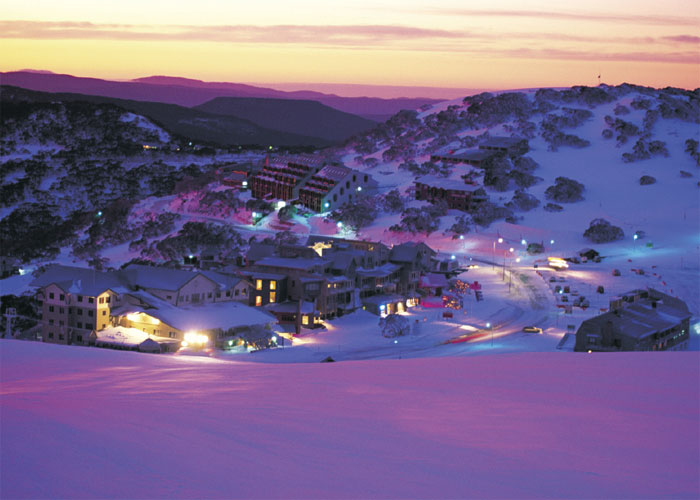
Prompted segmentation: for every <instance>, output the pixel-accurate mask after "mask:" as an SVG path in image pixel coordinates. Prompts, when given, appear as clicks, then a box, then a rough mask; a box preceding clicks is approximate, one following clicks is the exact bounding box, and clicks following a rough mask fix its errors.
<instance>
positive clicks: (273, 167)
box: [250, 156, 324, 201]
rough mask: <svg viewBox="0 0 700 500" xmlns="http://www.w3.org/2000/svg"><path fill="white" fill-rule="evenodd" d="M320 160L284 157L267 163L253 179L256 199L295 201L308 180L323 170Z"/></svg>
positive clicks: (252, 185) (252, 187)
mask: <svg viewBox="0 0 700 500" xmlns="http://www.w3.org/2000/svg"><path fill="white" fill-rule="evenodd" d="M323 165H324V162H323V160H320V159H318V158H314V157H309V156H304V157H291V158H287V157H283V158H277V159H274V160H272V161H268V162H266V164H265V166H264V167H263V169H262V171H261V172H260V173H259V174H257V175H255V176H254V177H253V178H252V179H251V184H250V185H251V190H252V194H253V197H254V198H258V199H278V200H285V201H286V200H293V199H297V198H298V197H299V189H300V188H301V187H302V186H303V185H304V184H305V183H306V181H307V180H308V179H310V178H311V176H313V175H314V174H316V173H317V172H318V171H319V170H321V168H323Z"/></svg>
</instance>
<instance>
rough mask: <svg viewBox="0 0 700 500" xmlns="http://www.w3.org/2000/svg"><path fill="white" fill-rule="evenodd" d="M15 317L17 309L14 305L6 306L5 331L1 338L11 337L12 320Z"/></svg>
mask: <svg viewBox="0 0 700 500" xmlns="http://www.w3.org/2000/svg"><path fill="white" fill-rule="evenodd" d="M16 317H17V309H15V308H14V307H8V308H7V310H5V318H6V320H7V321H6V322H5V333H4V334H3V336H2V338H5V336H7V337H8V338H9V337H12V320H13V319H15V318H16Z"/></svg>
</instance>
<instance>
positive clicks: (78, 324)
mask: <svg viewBox="0 0 700 500" xmlns="http://www.w3.org/2000/svg"><path fill="white" fill-rule="evenodd" d="M75 326H77V327H78V328H82V327H83V324H82V323H81V322H80V321H78V322H77V323H76V324H75Z"/></svg>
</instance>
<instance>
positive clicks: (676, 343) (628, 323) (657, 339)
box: [574, 288, 691, 352]
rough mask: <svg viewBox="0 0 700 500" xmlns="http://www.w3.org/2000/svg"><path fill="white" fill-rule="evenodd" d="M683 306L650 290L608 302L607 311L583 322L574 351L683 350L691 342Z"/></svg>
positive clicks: (688, 318) (660, 293) (686, 309)
mask: <svg viewBox="0 0 700 500" xmlns="http://www.w3.org/2000/svg"><path fill="white" fill-rule="evenodd" d="M690 316H691V314H690V311H689V310H688V306H687V305H686V303H685V302H683V301H682V300H680V299H677V298H675V297H672V296H670V295H667V294H665V293H662V292H659V291H658V290H654V289H652V288H649V289H647V290H633V291H631V292H629V293H626V294H624V295H623V296H621V297H617V298H615V299H613V300H611V301H610V311H609V312H606V313H604V314H600V315H598V316H596V317H594V318H590V319H587V320H586V321H584V322H583V323H582V324H581V326H580V327H579V329H578V330H577V331H576V345H575V346H574V350H575V351H579V352H581V351H584V352H585V351H664V350H673V351H676V350H685V349H687V347H688V341H689V338H690Z"/></svg>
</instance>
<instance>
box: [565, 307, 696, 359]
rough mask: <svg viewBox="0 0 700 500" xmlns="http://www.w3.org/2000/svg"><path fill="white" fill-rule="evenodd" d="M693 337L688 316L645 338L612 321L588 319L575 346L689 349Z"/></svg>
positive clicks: (653, 349)
mask: <svg viewBox="0 0 700 500" xmlns="http://www.w3.org/2000/svg"><path fill="white" fill-rule="evenodd" d="M608 314H610V313H608ZM689 339H690V321H689V320H688V319H685V320H683V321H681V322H680V323H678V324H677V325H674V326H673V327H671V328H669V329H666V330H662V331H658V332H655V333H653V334H652V335H648V336H646V337H644V338H641V339H638V338H636V337H631V336H626V335H624V334H623V333H622V332H620V331H618V330H617V329H615V328H614V327H613V325H612V323H607V324H603V325H602V326H601V325H600V324H599V323H597V322H593V321H584V322H583V323H582V324H581V326H580V327H579V329H578V331H577V332H576V344H575V346H574V350H575V351H577V352H584V351H589V350H591V351H668V350H674V351H675V350H685V349H687V346H688V341H689Z"/></svg>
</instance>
